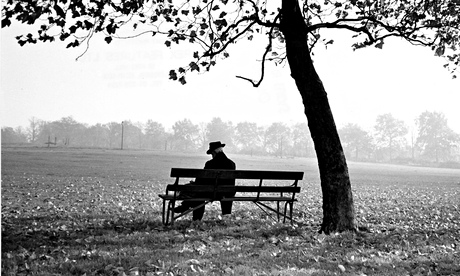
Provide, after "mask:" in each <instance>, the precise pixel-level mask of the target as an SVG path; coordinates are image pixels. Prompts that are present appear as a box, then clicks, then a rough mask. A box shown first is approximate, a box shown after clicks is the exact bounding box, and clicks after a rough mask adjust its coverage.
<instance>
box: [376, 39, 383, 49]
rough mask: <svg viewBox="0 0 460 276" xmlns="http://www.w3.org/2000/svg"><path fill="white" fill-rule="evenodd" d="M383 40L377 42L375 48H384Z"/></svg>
mask: <svg viewBox="0 0 460 276" xmlns="http://www.w3.org/2000/svg"><path fill="white" fill-rule="evenodd" d="M383 43H384V42H383V40H380V41H379V42H378V43H377V44H375V48H379V49H382V48H383Z"/></svg>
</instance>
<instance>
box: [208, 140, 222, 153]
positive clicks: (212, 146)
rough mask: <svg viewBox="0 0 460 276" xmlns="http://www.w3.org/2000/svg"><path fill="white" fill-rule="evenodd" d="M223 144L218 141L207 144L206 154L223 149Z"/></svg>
mask: <svg viewBox="0 0 460 276" xmlns="http://www.w3.org/2000/svg"><path fill="white" fill-rule="evenodd" d="M223 147H225V144H222V143H221V142H220V141H217V142H211V143H209V149H208V151H207V152H206V154H211V153H212V152H213V151H214V150H215V149H218V148H223Z"/></svg>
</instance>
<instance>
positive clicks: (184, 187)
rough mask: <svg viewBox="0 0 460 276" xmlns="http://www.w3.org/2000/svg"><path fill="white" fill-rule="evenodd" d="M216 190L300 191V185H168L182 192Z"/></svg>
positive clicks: (169, 187)
mask: <svg viewBox="0 0 460 276" xmlns="http://www.w3.org/2000/svg"><path fill="white" fill-rule="evenodd" d="M214 189H215V191H216V192H219V193H234V192H242V193H257V192H261V193H300V187H294V186H228V185H222V186H217V187H214V186H212V185H174V184H170V185H168V187H167V190H168V191H180V192H214Z"/></svg>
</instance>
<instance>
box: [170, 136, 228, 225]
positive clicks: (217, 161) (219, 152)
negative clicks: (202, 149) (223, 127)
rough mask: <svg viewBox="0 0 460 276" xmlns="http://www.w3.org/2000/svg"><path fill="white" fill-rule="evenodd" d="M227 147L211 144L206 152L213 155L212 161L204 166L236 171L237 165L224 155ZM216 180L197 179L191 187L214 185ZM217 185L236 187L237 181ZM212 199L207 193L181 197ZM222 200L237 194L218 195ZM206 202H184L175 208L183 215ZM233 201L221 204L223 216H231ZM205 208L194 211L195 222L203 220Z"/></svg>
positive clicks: (182, 195)
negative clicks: (194, 185)
mask: <svg viewBox="0 0 460 276" xmlns="http://www.w3.org/2000/svg"><path fill="white" fill-rule="evenodd" d="M224 147H225V144H222V143H221V142H220V141H217V142H211V143H209V150H208V151H207V152H206V154H211V155H212V159H211V160H209V161H207V162H206V164H205V165H204V168H205V169H226V170H235V169H236V165H235V163H234V162H233V161H232V160H230V159H229V158H228V157H227V156H226V155H225V153H224V150H223V148H224ZM214 181H215V180H214V179H200V178H197V179H195V182H193V183H192V184H190V185H193V184H196V185H214ZM217 185H235V180H234V179H221V180H219V182H218V183H217ZM197 196H199V197H211V196H212V195H208V194H205V193H200V194H199V195H198V193H196V194H193V195H192V194H181V195H180V197H182V198H187V197H197ZM218 196H219V197H220V198H222V197H233V196H235V193H231V194H218ZM203 203H204V202H200V201H182V203H181V205H179V206H178V207H176V208H174V212H175V213H183V212H185V211H187V210H188V209H190V208H194V207H196V206H198V205H200V204H203ZM232 204H233V202H232V201H226V202H220V206H221V209H222V215H229V214H231V213H232ZM204 210H205V206H203V207H201V208H198V209H196V210H194V211H193V220H201V219H202V218H203V214H204Z"/></svg>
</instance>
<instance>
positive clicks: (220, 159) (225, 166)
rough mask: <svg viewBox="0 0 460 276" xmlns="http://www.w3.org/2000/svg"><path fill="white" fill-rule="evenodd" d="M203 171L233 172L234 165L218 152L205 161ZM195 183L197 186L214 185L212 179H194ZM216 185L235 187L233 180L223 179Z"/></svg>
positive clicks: (223, 154)
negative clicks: (220, 170)
mask: <svg viewBox="0 0 460 276" xmlns="http://www.w3.org/2000/svg"><path fill="white" fill-rule="evenodd" d="M204 168H205V169H222V170H235V169H236V165H235V162H233V161H232V160H230V159H229V158H228V157H227V155H225V153H223V152H219V153H217V154H216V156H215V157H214V158H213V159H211V160H209V161H207V162H206V164H205V165H204ZM195 183H197V184H205V185H206V184H210V185H214V180H213V179H206V180H205V179H196V180H195ZM218 185H235V180H232V179H224V180H220V181H219V182H218Z"/></svg>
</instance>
